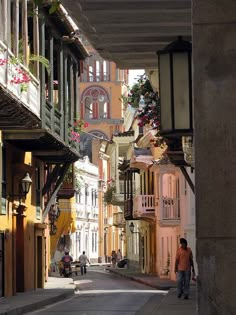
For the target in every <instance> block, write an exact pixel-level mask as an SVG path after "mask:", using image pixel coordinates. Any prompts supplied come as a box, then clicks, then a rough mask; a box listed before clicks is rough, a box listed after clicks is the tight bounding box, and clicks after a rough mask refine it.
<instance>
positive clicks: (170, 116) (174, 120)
mask: <svg viewBox="0 0 236 315" xmlns="http://www.w3.org/2000/svg"><path fill="white" fill-rule="evenodd" d="M157 54H158V57H159V58H158V62H159V84H160V103H161V126H160V127H161V129H160V133H161V135H163V136H174V137H176V136H183V135H191V134H192V131H193V126H192V124H193V123H192V120H193V117H192V80H191V77H192V71H191V44H190V43H189V42H187V41H184V40H182V38H181V37H179V39H178V40H177V41H175V42H173V43H172V44H170V45H169V46H167V47H166V48H165V49H164V50H162V51H159V52H157Z"/></svg>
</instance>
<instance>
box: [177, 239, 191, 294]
mask: <svg viewBox="0 0 236 315" xmlns="http://www.w3.org/2000/svg"><path fill="white" fill-rule="evenodd" d="M187 245H188V243H187V241H186V239H185V238H181V239H180V248H179V249H178V250H177V253H176V260H175V272H176V273H177V282H178V298H181V297H182V294H184V299H185V300H187V299H188V296H189V285H190V277H191V267H192V272H193V273H195V271H194V264H193V253H192V250H191V248H190V247H188V246H187Z"/></svg>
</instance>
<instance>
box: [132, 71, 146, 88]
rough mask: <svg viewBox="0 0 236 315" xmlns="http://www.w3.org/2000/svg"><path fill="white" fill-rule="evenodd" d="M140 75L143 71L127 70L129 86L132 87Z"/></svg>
mask: <svg viewBox="0 0 236 315" xmlns="http://www.w3.org/2000/svg"><path fill="white" fill-rule="evenodd" d="M142 74H144V70H143V69H137V70H129V86H130V87H132V86H133V85H134V83H136V82H137V80H138V79H139V76H140V75H142Z"/></svg>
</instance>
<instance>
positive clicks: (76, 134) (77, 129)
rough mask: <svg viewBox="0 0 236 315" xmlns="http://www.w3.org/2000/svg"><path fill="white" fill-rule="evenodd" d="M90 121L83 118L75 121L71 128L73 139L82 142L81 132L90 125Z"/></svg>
mask: <svg viewBox="0 0 236 315" xmlns="http://www.w3.org/2000/svg"><path fill="white" fill-rule="evenodd" d="M88 125H89V124H88V123H87V122H85V121H84V120H83V119H77V120H76V121H75V122H74V125H73V127H71V128H70V129H69V131H70V135H71V141H75V142H80V133H81V132H83V129H84V128H87V127H88Z"/></svg>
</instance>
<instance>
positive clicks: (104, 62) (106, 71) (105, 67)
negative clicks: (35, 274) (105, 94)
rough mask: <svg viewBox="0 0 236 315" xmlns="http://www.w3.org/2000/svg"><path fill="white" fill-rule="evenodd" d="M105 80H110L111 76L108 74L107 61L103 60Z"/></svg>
mask: <svg viewBox="0 0 236 315" xmlns="http://www.w3.org/2000/svg"><path fill="white" fill-rule="evenodd" d="M103 80H104V81H108V80H109V76H108V69H107V61H105V60H104V61H103Z"/></svg>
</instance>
